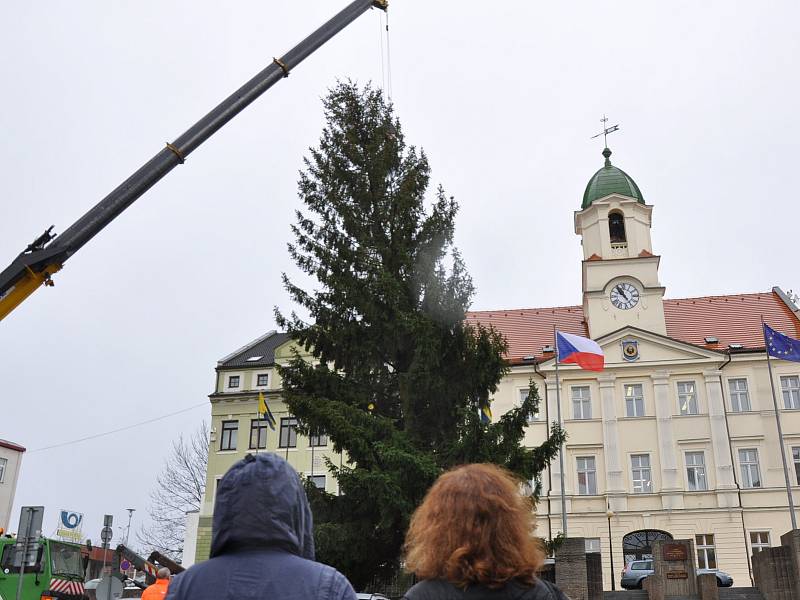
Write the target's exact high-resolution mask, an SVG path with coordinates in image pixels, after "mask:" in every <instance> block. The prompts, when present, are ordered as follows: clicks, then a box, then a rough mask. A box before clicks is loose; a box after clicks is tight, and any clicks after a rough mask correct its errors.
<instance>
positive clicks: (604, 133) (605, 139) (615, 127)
mask: <svg viewBox="0 0 800 600" xmlns="http://www.w3.org/2000/svg"><path fill="white" fill-rule="evenodd" d="M600 122H601V123H602V124H603V131H601V132H600V133H598V134H597V135H593V136H592V137H591V138H590V139H592V140H593V139H594V138H596V137H600V136H601V135H602V136H603V144H604V146H605V147H606V148H608V134H609V133H614V132H615V131H619V125H612V126H611V127H606V124H607V123H608V117H606V116H605V115H603V118H602V119H600Z"/></svg>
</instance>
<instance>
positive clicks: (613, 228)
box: [608, 212, 628, 244]
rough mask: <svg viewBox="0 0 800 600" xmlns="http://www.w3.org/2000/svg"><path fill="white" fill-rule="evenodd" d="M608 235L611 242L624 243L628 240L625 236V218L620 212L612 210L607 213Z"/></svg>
mask: <svg viewBox="0 0 800 600" xmlns="http://www.w3.org/2000/svg"><path fill="white" fill-rule="evenodd" d="M608 235H609V236H610V237H611V243H612V244H624V243H625V242H627V241H628V240H627V239H626V238H625V218H624V217H623V216H622V213H618V212H612V213H610V214H609V215H608Z"/></svg>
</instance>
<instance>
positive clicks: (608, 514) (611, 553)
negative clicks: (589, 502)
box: [606, 503, 617, 591]
mask: <svg viewBox="0 0 800 600" xmlns="http://www.w3.org/2000/svg"><path fill="white" fill-rule="evenodd" d="M606 507H607V508H608V510H606V517H608V558H609V559H610V562H611V591H615V590H616V589H617V584H616V582H615V581H614V546H613V544H612V543H611V517H613V516H614V511H613V510H611V504H609V503H606Z"/></svg>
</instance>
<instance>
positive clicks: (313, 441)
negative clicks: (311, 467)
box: [308, 433, 328, 448]
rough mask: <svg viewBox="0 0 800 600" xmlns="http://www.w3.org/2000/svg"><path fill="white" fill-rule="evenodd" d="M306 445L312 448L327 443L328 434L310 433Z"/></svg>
mask: <svg viewBox="0 0 800 600" xmlns="http://www.w3.org/2000/svg"><path fill="white" fill-rule="evenodd" d="M308 445H309V446H311V447H313V448H319V447H320V446H327V445H328V435H327V434H325V433H312V434H311V435H309V436H308Z"/></svg>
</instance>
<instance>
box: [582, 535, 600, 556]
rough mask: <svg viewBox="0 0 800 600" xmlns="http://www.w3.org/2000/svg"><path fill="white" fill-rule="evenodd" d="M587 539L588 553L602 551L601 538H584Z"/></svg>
mask: <svg viewBox="0 0 800 600" xmlns="http://www.w3.org/2000/svg"><path fill="white" fill-rule="evenodd" d="M583 539H584V541H585V544H586V546H585V548H586V554H589V552H600V538H583Z"/></svg>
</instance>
